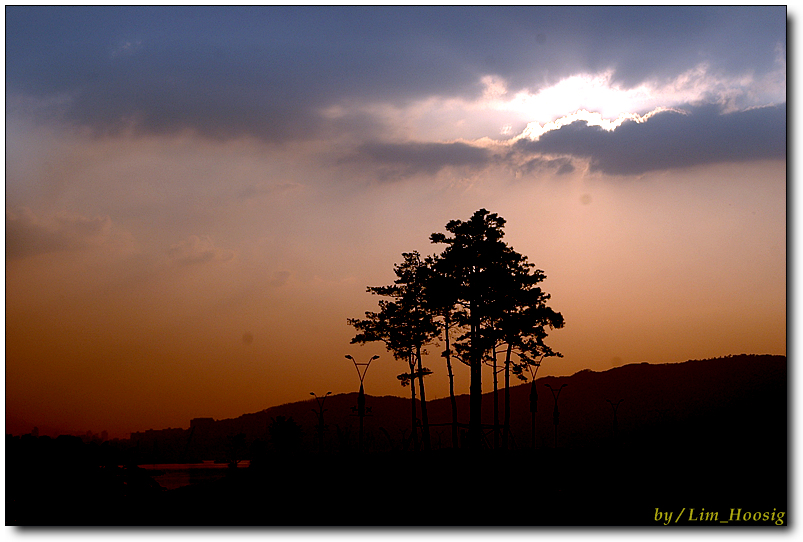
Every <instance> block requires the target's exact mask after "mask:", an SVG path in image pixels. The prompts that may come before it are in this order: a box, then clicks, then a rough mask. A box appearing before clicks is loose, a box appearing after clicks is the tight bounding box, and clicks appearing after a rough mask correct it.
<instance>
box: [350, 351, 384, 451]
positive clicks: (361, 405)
mask: <svg viewBox="0 0 803 542" xmlns="http://www.w3.org/2000/svg"><path fill="white" fill-rule="evenodd" d="M346 359H350V360H351V361H352V362H353V363H354V368H355V369H357V376H358V377H359V378H360V391H359V392H358V393H357V408H356V410H357V416H359V417H360V440H359V450H360V452H362V451H363V449H362V439H363V419H364V418H365V390H364V388H363V381H364V380H365V373H367V372H368V367H370V365H371V362H372V361H374V360H375V359H379V356H373V357H371V359H369V360H368V361H367V362H365V363H357V360H355V359H354V358H353V357H351V356H350V355H348V354H346ZM352 410H354V407H352Z"/></svg>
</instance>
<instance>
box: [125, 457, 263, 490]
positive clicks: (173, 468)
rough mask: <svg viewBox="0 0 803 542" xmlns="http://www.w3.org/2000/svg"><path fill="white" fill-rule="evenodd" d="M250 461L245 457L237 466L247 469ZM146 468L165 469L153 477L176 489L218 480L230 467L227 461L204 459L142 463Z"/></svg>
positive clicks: (166, 487) (169, 487)
mask: <svg viewBox="0 0 803 542" xmlns="http://www.w3.org/2000/svg"><path fill="white" fill-rule="evenodd" d="M250 463H251V462H250V461H249V460H247V459H245V460H243V461H240V463H239V464H238V466H237V468H238V469H247V468H248V467H249V465H250ZM139 467H140V468H141V469H144V470H157V471H163V474H158V475H155V476H154V477H153V479H154V480H156V482H157V483H158V484H159V485H160V486H162V487H163V488H165V489H176V488H179V487H182V486H188V485H190V484H197V483H199V482H207V481H210V480H217V479H220V478H223V477H224V476H226V471H227V469H228V468H229V465H228V464H227V463H215V462H214V461H203V462H201V463H155V464H149V465H140V466H139Z"/></svg>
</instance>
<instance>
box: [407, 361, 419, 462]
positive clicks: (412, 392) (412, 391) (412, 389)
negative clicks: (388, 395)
mask: <svg viewBox="0 0 803 542" xmlns="http://www.w3.org/2000/svg"><path fill="white" fill-rule="evenodd" d="M407 364H408V365H409V366H410V406H411V408H412V410H411V413H412V417H413V419H412V425H413V433H412V437H413V451H414V452H417V451H418V429H417V428H416V426H415V421H416V418H417V416H416V408H415V378H414V377H413V375H414V374H415V363H414V362H413V357H412V354H411V355H410V361H408V362H407Z"/></svg>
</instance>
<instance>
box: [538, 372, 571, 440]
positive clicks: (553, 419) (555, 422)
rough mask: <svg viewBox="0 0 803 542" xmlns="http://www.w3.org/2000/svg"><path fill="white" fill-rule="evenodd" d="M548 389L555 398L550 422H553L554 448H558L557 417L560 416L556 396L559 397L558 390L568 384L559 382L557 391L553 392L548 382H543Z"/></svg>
mask: <svg viewBox="0 0 803 542" xmlns="http://www.w3.org/2000/svg"><path fill="white" fill-rule="evenodd" d="M544 386H546V387H547V388H549V391H551V392H552V397H553V398H554V399H555V410H554V411H553V414H552V423H554V424H555V449H556V450H557V449H558V419H559V418H560V413H559V412H558V397H560V392H561V390H562V389H563V388H565V387H566V386H568V384H561V386H560V388H558V390H557V391H558V393H555V390H554V389H553V388H552V386H550V385H549V384H544Z"/></svg>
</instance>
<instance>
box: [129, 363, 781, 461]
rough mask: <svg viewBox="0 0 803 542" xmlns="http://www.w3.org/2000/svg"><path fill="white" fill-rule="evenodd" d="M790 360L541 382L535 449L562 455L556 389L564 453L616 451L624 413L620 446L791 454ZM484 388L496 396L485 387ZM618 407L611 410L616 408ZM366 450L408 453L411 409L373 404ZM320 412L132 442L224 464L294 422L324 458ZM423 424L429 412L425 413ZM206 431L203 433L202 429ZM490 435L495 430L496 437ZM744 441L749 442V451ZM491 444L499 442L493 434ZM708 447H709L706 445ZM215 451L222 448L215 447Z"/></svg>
mask: <svg viewBox="0 0 803 542" xmlns="http://www.w3.org/2000/svg"><path fill="white" fill-rule="evenodd" d="M786 372H787V369H786V356H777V355H746V354H745V355H736V356H727V357H722V358H715V359H707V360H690V361H686V362H681V363H667V364H649V363H640V364H630V365H625V366H622V367H617V368H613V369H608V370H606V371H601V372H595V371H591V370H588V369H586V370H582V371H580V372H578V373H575V374H573V375H571V376H561V377H555V376H548V377H542V378H538V379H537V383H536V389H537V392H538V413H537V418H536V447H537V448H552V447H554V445H555V427H554V425H553V410H554V404H555V402H554V399H553V396H552V393H551V392H550V390H549V388H547V387H546V384H549V385H550V386H552V387H553V388H554V389H558V388H560V387H561V386H562V385H564V384H565V385H566V387H565V388H564V389H563V391H562V392H561V394H560V396H559V401H558V406H559V411H560V418H559V424H558V447H560V448H585V447H599V446H608V445H609V444H611V443H612V442H613V440H612V439H613V436H614V433H613V429H614V428H613V418H614V409H613V407H612V405H611V403H614V404H616V403H617V402H618V403H619V407H618V410H617V411H616V417H617V425H618V431H617V444H618V445H621V446H653V445H661V446H685V445H689V444H691V443H693V441H698V442H701V441H706V442H714V441H716V442H719V443H720V444H722V443H724V442H726V441H727V442H730V441H731V440H734V441H735V440H738V442H739V446H753V445H759V443H764V444H768V443H770V441H771V443H772V445H773V446H776V445H777V446H785V443H786V433H787V430H786V420H787V412H786V410H787V379H786ZM484 388H485V389H487V388H488V383H485V385H484ZM529 394H530V383H523V384H519V385H516V386H512V387H511V389H510V399H511V405H510V410H511V435H512V445H513V448H519V449H521V448H529V447H530V446H531V444H532V441H531V417H530V410H529ZM468 399H469V398H468V395H465V394H464V395H460V396H458V397H457V404H458V420H459V421H460V422H461V423H467V422H468ZM498 399H499V419H500V423H501V422H502V421H503V412H504V389H503V388H501V387H500V389H499V398H498ZM609 401H610V403H609ZM356 403H357V394H356V393H347V394H339V395H333V396H329V397H328V398H327V399H326V402H325V412H324V422H325V424H326V426H327V427H326V430H325V431H324V442H323V446H324V451H330V452H337V451H348V450H352V449H354V448H355V446H356V440H357V434H358V419H357V417H356V416H355V415H354V412H353V411H352V407H354V406H356ZM366 404H367V406H368V407H369V408H370V409H371V412H370V415H369V416H367V417H366V418H365V441H366V444H367V445H368V447H369V450H371V451H377V452H383V451H392V450H402V449H405V448H406V447H408V446H409V444H410V435H411V417H410V399H409V398H408V399H404V398H401V397H393V396H382V397H374V396H370V395H368V396H367V401H366ZM317 408H318V407H317V403H316V402H315V400H314V399H310V400H306V401H299V402H295V403H288V404H284V405H280V406H275V407H271V408H268V409H265V410H263V411H260V412H255V413H250V414H243V415H242V416H239V417H237V418H230V419H223V420H211V419H203V420H201V419H199V420H197V422H198V423H196V424H195V425H196V426H195V428H194V429H193V428H190V429H170V430H157V431H147V432H141V433H132V435H131V440H132V442H133V441H138V442H139V446H140V447H141V448H142V449H145V450H149V449H152V448H153V447H154V444H153V443H154V442H156V444H155V446H156V447H157V448H158V449H159V450H160V453H161V454H163V455H168V456H170V458H171V459H175V460H187V459H188V457H187V456H188V455H189V456H192V457H197V458H202V459H210V457H203V455H204V453H206V454H209V453H215V454H218V455H219V454H221V453H223V451H222V446H223V443H224V441H225V439H227V438H230V437H231V436H233V435H236V434H240V433H242V434H244V435H245V441H246V443H253V442H255V441H263V442H269V440H270V435H269V432H268V427H269V425H270V423H271V422H272V420H275V419H277V418H278V417H280V416H283V417H285V418H292V419H293V420H294V421H295V422H296V423H297V424H298V425H299V426H301V429H302V431H303V446H304V448H306V449H308V450H309V451H313V450H317V449H318V445H319V442H318V440H317V433H316V425H317V423H318V418H317V414H316V413H315V410H317ZM427 408H428V415H429V422H430V425H431V428H430V431H431V435H432V445H433V448H436V449H437V448H447V447H451V429H450V427H449V425H448V424H449V423H450V421H451V409H450V402H449V398H448V397H445V398H440V399H436V400H431V401H428V402H427ZM417 413H418V416H419V419H420V415H421V411H420V403H419V404H418V405H417ZM482 414H483V424H486V425H488V426H489V425H491V424H492V423H493V393H492V392H488V391H486V392H485V393H484V394H483V406H482ZM201 421H202V422H203V423H200V422H201ZM489 431H490V429H489ZM745 435H747V438H746V441H745ZM487 439H488V442H489V443H490V442H492V441H493V439H492V437H491V436H490V434H489V435H488V437H487ZM701 439H702V440H701ZM215 442H218V444H217V445H215Z"/></svg>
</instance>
